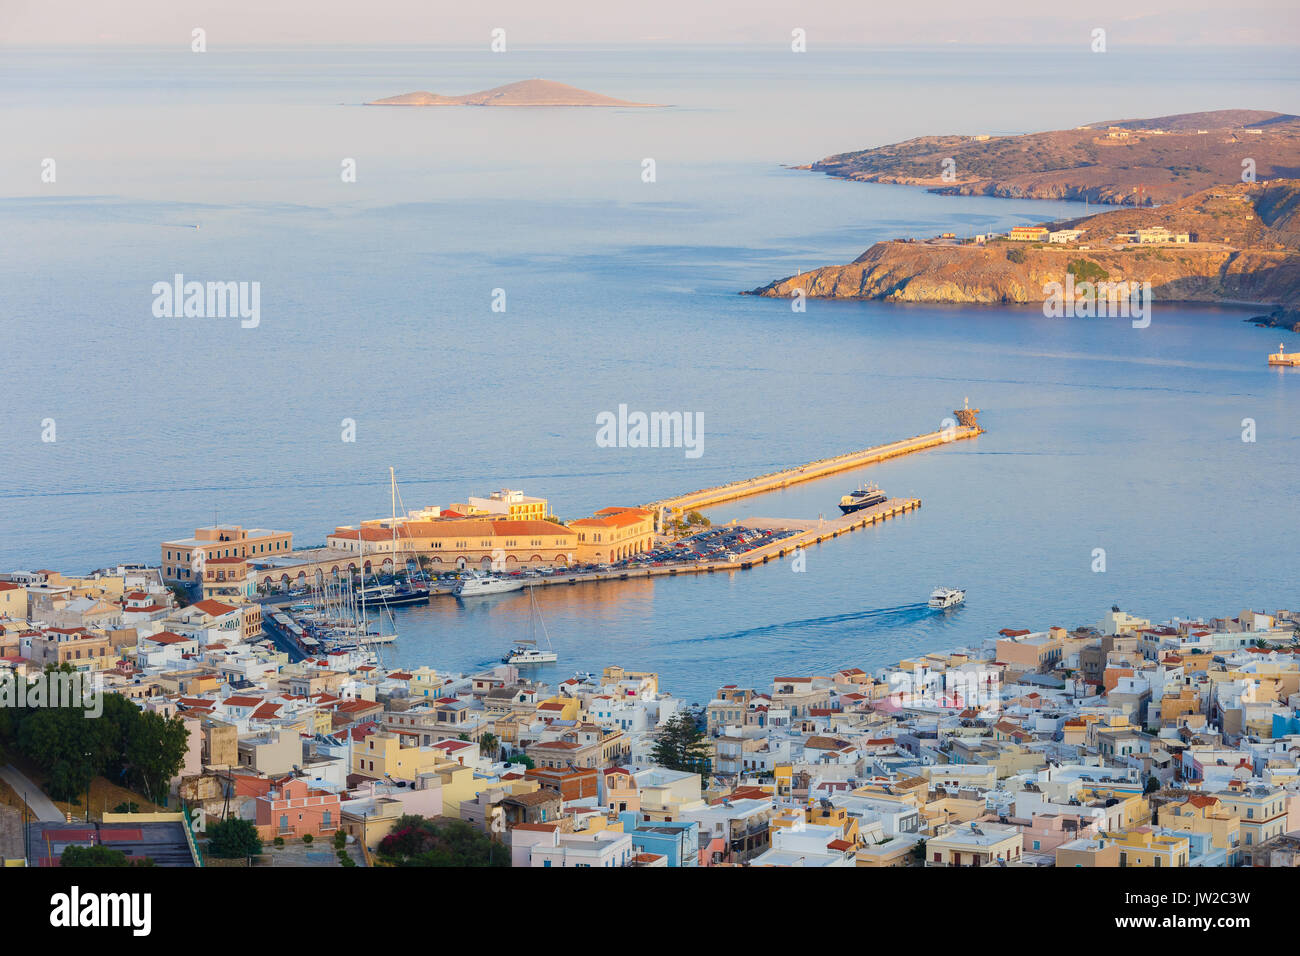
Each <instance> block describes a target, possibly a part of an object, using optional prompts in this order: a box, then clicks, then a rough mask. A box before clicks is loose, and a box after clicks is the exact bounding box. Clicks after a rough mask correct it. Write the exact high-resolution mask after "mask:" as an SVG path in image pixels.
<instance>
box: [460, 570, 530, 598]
mask: <svg viewBox="0 0 1300 956" xmlns="http://www.w3.org/2000/svg"><path fill="white" fill-rule="evenodd" d="M523 586H524V582H523V581H522V580H517V579H511V578H494V577H492V576H491V575H488V574H478V573H472V574H470V575H469V576H468V577H464V578H461V579H460V581H458V582H457V583H456V586H455V587H454V588H453V589H452V593H453V594H455V595H456V597H478V596H479V595H484V594H504V593H506V592H507V591H519V590H521V589H522V588H523Z"/></svg>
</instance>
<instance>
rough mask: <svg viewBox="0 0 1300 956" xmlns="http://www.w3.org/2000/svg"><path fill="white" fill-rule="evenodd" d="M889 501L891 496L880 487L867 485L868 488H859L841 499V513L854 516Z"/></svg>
mask: <svg viewBox="0 0 1300 956" xmlns="http://www.w3.org/2000/svg"><path fill="white" fill-rule="evenodd" d="M888 500H889V496H888V495H887V494H885V493H884V492H883V491H881V490H880V489H879V488H878V487H876V486H875V485H867V487H865V488H859V489H858V490H857V491H854V492H850V493H849V494H847V495H845V496H844V497H843V498H841V499H840V511H842V512H843V513H844V514H846V515H848V514H853V512H855V511H861V510H862V509H863V508H870V507H872V506H873V505H882V504H884V503H885V502H886V501H888Z"/></svg>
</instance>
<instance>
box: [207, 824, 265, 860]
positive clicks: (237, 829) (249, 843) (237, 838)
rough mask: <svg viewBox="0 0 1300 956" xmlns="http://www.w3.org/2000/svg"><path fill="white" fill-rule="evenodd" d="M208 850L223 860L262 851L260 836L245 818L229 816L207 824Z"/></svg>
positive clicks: (252, 854) (235, 858) (253, 854)
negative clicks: (226, 818)
mask: <svg viewBox="0 0 1300 956" xmlns="http://www.w3.org/2000/svg"><path fill="white" fill-rule="evenodd" d="M208 852H209V853H211V854H212V855H213V856H215V857H219V858H221V859H225V860H237V859H239V858H240V857H241V856H255V855H257V854H258V853H261V852H262V838H261V837H259V836H258V835H257V828H256V827H254V826H253V824H251V823H250V822H249V821H247V820H240V819H239V818H238V817H231V818H230V819H228V820H221V821H220V822H218V823H213V824H209V826H208Z"/></svg>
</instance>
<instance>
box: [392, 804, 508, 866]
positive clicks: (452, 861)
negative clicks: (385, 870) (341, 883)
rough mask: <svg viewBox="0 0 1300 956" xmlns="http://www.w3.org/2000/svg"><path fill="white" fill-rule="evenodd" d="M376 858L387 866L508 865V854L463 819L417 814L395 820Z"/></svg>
mask: <svg viewBox="0 0 1300 956" xmlns="http://www.w3.org/2000/svg"><path fill="white" fill-rule="evenodd" d="M379 859H380V861H381V862H384V863H387V864H388V865H390V866H438V867H443V866H457V867H461V866H472V867H485V866H492V867H508V866H510V856H509V854H507V853H503V852H502V851H501V850H500V848H497V847H495V845H494V844H493V842H492V840H491V839H490V838H489V837H488V835H487V834H486V833H483V832H482V831H480V830H476V829H475V828H474V827H472V826H470V825H469V824H468V823H466V822H465V821H464V820H452V819H448V818H444V817H439V818H437V819H433V820H430V819H427V818H426V817H422V816H419V815H418V814H406V815H404V816H401V817H398V819H397V822H396V823H395V824H394V825H393V829H392V832H390V833H389V834H388V836H386V837H384V838H383V839H382V840H380V841H379Z"/></svg>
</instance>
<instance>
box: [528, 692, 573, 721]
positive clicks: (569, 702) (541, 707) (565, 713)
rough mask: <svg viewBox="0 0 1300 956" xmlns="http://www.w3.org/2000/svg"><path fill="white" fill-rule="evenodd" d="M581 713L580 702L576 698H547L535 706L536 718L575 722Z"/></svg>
mask: <svg viewBox="0 0 1300 956" xmlns="http://www.w3.org/2000/svg"><path fill="white" fill-rule="evenodd" d="M581 713H582V701H580V700H578V698H576V697H548V698H546V700H543V701H540V702H539V703H538V704H537V716H538V717H550V718H554V719H555V720H577V719H578V716H579V715H580V714H581Z"/></svg>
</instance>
